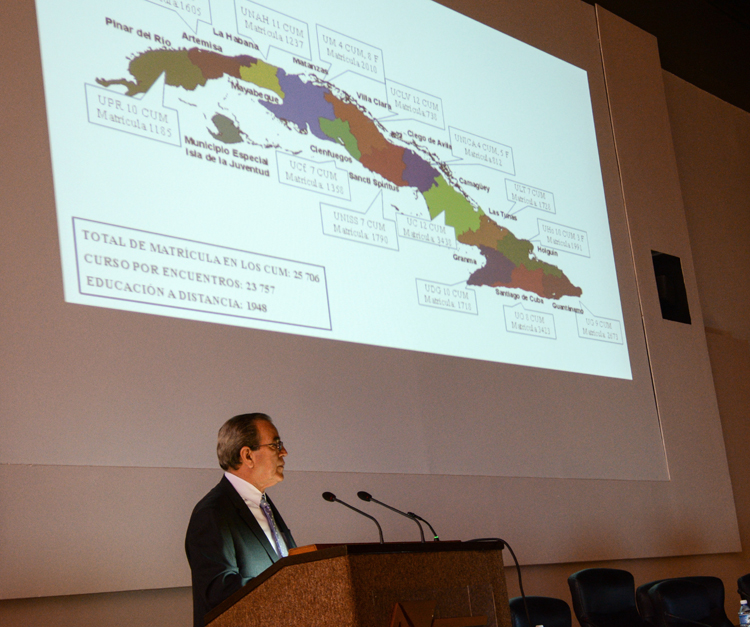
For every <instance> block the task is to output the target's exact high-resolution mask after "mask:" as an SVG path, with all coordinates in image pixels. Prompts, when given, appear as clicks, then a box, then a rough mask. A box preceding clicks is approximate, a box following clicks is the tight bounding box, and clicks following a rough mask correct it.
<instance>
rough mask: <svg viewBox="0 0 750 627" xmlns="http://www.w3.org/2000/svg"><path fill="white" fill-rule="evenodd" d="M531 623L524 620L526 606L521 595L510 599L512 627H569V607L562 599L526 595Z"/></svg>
mask: <svg viewBox="0 0 750 627" xmlns="http://www.w3.org/2000/svg"><path fill="white" fill-rule="evenodd" d="M526 603H527V605H528V608H529V618H530V619H531V625H529V623H528V621H527V620H526V608H525V607H524V604H523V598H522V597H513V598H512V599H511V600H510V621H511V625H512V627H535V626H536V625H544V627H571V624H572V619H571V615H570V607H569V606H568V604H567V603H566V602H565V601H563V600H562V599H555V598H552V597H536V596H527V597H526Z"/></svg>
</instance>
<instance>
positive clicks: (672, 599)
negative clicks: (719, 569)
mask: <svg viewBox="0 0 750 627" xmlns="http://www.w3.org/2000/svg"><path fill="white" fill-rule="evenodd" d="M648 595H649V597H651V603H652V604H653V607H654V619H655V625H656V626H657V627H689V626H691V625H695V624H696V623H698V624H703V625H707V624H708V622H707V621H708V620H709V619H710V616H711V603H710V601H709V594H708V591H707V589H706V587H705V586H703V585H701V584H699V583H697V582H695V581H691V580H689V579H667V580H666V581H660V582H658V583H656V584H654V585H653V586H652V587H651V589H650V590H649V591H648Z"/></svg>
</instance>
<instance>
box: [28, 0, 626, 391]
mask: <svg viewBox="0 0 750 627" xmlns="http://www.w3.org/2000/svg"><path fill="white" fill-rule="evenodd" d="M38 5H39V7H40V11H39V14H40V16H41V17H40V34H41V38H40V40H41V46H42V52H43V69H44V77H45V90H46V95H47V99H48V118H49V126H50V138H51V146H52V158H53V169H54V175H55V186H56V203H57V211H58V224H59V229H60V245H61V255H62V261H63V279H64V286H65V297H66V300H68V301H70V302H75V303H80V304H87V305H93V306H99V307H113V308H118V309H123V310H128V311H135V312H140V313H147V314H155V315H162V316H172V317H177V318H187V319H192V320H199V321H203V322H212V323H221V324H229V325H235V326H245V327H250V328H254V329H258V330H262V331H276V332H283V333H291V334H297V335H307V336H310V337H315V338H324V339H330V340H336V341H345V342H354V343H359V344H366V345H373V346H380V347H385V348H394V349H400V350H411V351H418V352H424V353H434V354H439V355H448V356H453V357H460V358H469V359H481V360H489V361H496V362H501V363H510V364H519V365H526V366H533V367H543V368H552V369H558V370H567V371H572V372H581V373H591V374H597V375H603V376H613V377H620V378H630V376H631V373H630V363H629V356H628V349H627V342H626V338H625V333H624V327H623V321H622V311H621V306H620V299H619V288H618V283H617V273H616V269H615V263H614V255H613V250H612V242H611V237H610V233H609V221H608V213H607V207H606V203H605V201H604V190H603V183H602V178H601V169H600V166H599V160H598V149H597V139H596V132H595V128H594V121H593V117H592V107H591V101H590V96H589V90H588V80H587V75H586V72H584V71H583V70H580V69H578V68H576V67H574V66H571V65H570V64H568V63H566V62H564V61H561V60H559V59H556V58H554V57H552V56H550V55H548V54H546V53H543V52H541V51H539V50H536V49H534V48H532V47H531V46H528V45H526V44H523V43H521V42H519V41H517V40H515V39H513V38H511V37H508V36H507V35H503V34H502V33H499V32H497V31H494V30H492V29H490V28H488V27H486V26H484V25H482V24H479V23H477V22H474V21H472V20H470V19H468V18H466V17H464V16H461V15H458V14H455V13H453V12H451V11H449V10H448V9H445V8H444V7H441V6H440V5H437V4H436V3H434V2H428V1H426V0H410V1H409V2H408V3H407V4H405V5H404V4H400V3H397V2H392V1H391V0H383V2H382V3H381V4H379V5H378V6H377V7H370V8H369V9H368V11H364V10H360V9H362V7H360V8H359V9H357V7H353V6H349V5H348V4H347V3H345V2H342V1H339V0H326V1H324V2H319V3H312V4H311V3H302V2H297V1H295V0H284V1H281V0H279V1H278V2H274V3H272V4H267V5H264V4H261V3H257V2H251V1H250V0H221V1H220V0H213V1H210V2H209V1H208V0H195V1H194V2H173V1H171V0H169V1H168V0H130V1H128V2H103V3H102V2H99V3H97V2H93V1H91V2H82V3H76V5H75V6H70V7H65V8H64V9H63V8H60V7H58V6H56V5H55V4H54V3H52V2H51V1H49V0H38ZM72 14H75V15H72ZM365 14H367V18H366V19H365V18H364V17H363V16H364V15H365ZM61 20H66V23H68V24H70V27H69V28H68V29H67V30H65V31H64V32H63V31H61V30H60V29H56V28H55V24H56V23H58V24H59V23H60V21H61ZM94 50H95V51H96V54H91V52H92V51H94ZM82 94H83V97H82Z"/></svg>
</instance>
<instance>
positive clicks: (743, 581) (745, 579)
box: [737, 573, 750, 602]
mask: <svg viewBox="0 0 750 627" xmlns="http://www.w3.org/2000/svg"><path fill="white" fill-rule="evenodd" d="M737 592H739V593H740V598H741V599H742V600H743V601H748V602H750V573H748V574H747V575H742V577H740V578H739V579H738V580H737Z"/></svg>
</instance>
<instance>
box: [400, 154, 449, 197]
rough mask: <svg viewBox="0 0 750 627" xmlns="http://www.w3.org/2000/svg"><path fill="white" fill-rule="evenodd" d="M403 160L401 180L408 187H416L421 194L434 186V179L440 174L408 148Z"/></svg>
mask: <svg viewBox="0 0 750 627" xmlns="http://www.w3.org/2000/svg"><path fill="white" fill-rule="evenodd" d="M403 160H404V164H405V165H406V167H405V168H404V173H403V179H404V180H405V181H406V182H407V183H408V184H409V186H410V187H416V188H417V189H418V190H419V191H420V192H422V193H424V192H426V191H427V190H429V189H430V187H432V186H433V185H434V184H435V179H436V178H437V177H438V176H440V172H438V171H437V170H436V169H435V168H433V167H432V166H431V165H430V164H429V163H428V162H427V161H425V160H424V159H423V158H422V157H420V156H419V155H418V154H416V153H415V152H412V151H411V150H409V149H408V148H407V149H405V150H404V156H403Z"/></svg>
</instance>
